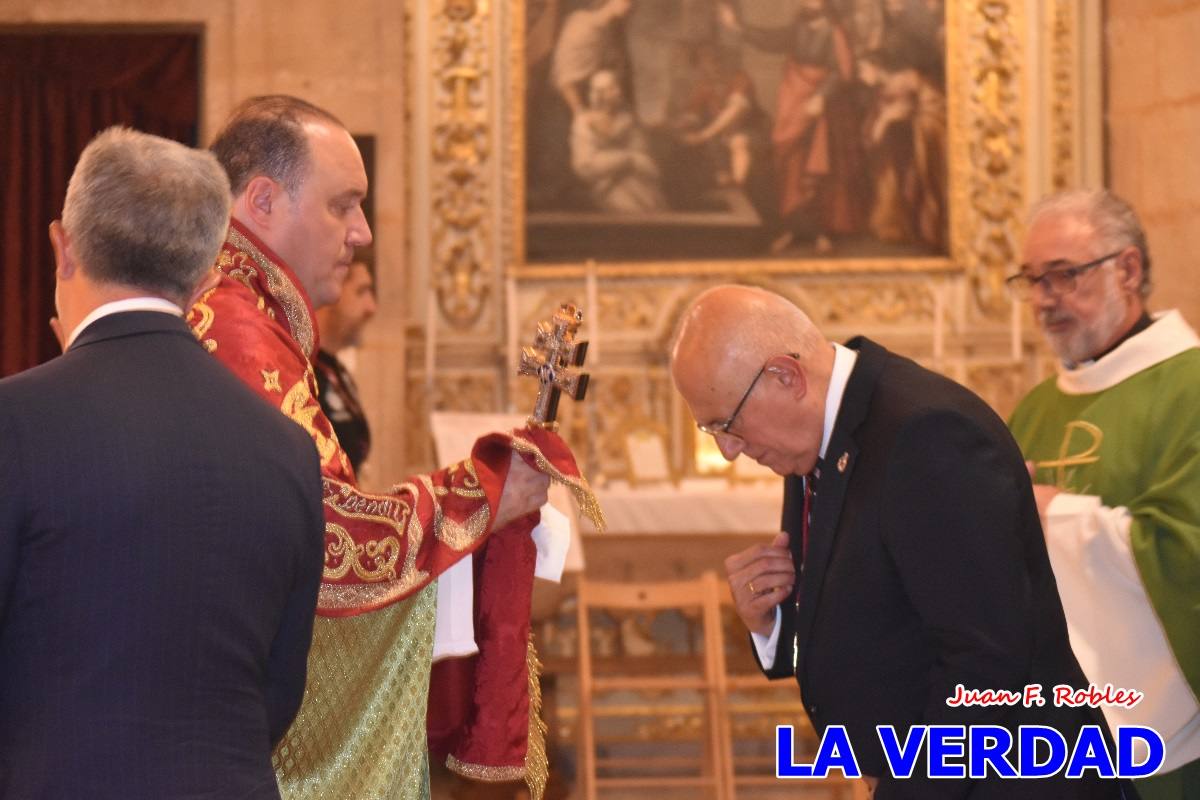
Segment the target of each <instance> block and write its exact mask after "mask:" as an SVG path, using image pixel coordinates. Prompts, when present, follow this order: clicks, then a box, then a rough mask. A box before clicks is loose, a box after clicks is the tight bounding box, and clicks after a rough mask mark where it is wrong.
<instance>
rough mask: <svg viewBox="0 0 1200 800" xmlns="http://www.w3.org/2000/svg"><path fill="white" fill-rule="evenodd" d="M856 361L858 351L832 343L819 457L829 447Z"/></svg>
mask: <svg viewBox="0 0 1200 800" xmlns="http://www.w3.org/2000/svg"><path fill="white" fill-rule="evenodd" d="M856 361H858V351H857V350H851V349H850V348H849V347H843V346H842V345H840V344H838V343H837V342H834V343H833V372H831V373H830V375H829V390H828V391H827V392H825V428H824V429H823V430H822V431H821V452H820V456H821V458H824V457H825V450H826V449H828V447H829V438H830V437H831V436H833V424H834V423H835V422H837V415H838V411H839V410H840V409H841V407H842V395H844V394H845V393H846V384H847V383H848V382H849V381H850V372H851V371H852V370H853V369H854V362H856Z"/></svg>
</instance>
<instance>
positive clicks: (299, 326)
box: [228, 227, 315, 359]
mask: <svg viewBox="0 0 1200 800" xmlns="http://www.w3.org/2000/svg"><path fill="white" fill-rule="evenodd" d="M228 241H229V243H230V244H232V245H233V246H234V247H236V248H238V249H239V250H241V251H243V252H245V253H246V254H247V255H249V256H250V258H252V259H253V260H254V263H255V264H257V265H258V268H259V269H260V270H262V275H263V278H265V279H266V281H267V291H269V292H270V293H271V296H272V297H274V298H275V299H276V300H277V301H278V302H279V305H280V306H282V308H283V313H284V315H285V316H287V321H288V327H289V328H290V329H291V334H292V338H293V339H295V340H296V343H297V344H298V345H300V349H301V350H302V351H303V352H304V355H305V357H306V358H310V359H311V358H312V357H313V346H314V342H315V336H314V334H313V323H312V320H311V319H310V318H309V316H308V308H307V307H306V306H305V304H304V299H303V298H302V297H301V296H300V292H299V291H298V290H297V289H296V286H295V285H294V284H293V283H292V282H291V281H290V280H288V278H287V276H286V275H284V273H283V270H281V269H280V268H279V265H277V264H276V263H275V262H273V261H271V259H269V258H267V256H266V254H264V253H263V252H262V251H261V250H259V249H258V248H257V247H255V245H254V243H253V242H251V241H250V240H249V239H248V238H246V237H245V236H243V235H242V234H241V233H240V232H239V231H237V230H235V229H234V228H232V227H231V228H230V229H229V237H228Z"/></svg>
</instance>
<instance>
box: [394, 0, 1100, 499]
mask: <svg viewBox="0 0 1200 800" xmlns="http://www.w3.org/2000/svg"><path fill="white" fill-rule="evenodd" d="M410 1H411V5H410V7H409V11H408V14H409V25H410V28H409V31H408V32H407V33H408V41H409V48H410V57H409V59H408V61H409V64H410V67H411V70H410V75H411V76H412V84H411V91H410V125H411V130H410V132H409V134H410V135H409V137H408V138H409V141H410V143H411V145H412V152H411V158H412V161H413V167H412V168H411V170H410V178H411V180H410V184H411V187H410V198H411V204H410V252H411V253H412V256H413V258H412V263H411V266H410V269H412V270H413V271H414V272H415V275H414V279H413V285H414V287H416V288H418V289H421V288H423V289H424V292H421V291H417V292H415V293H414V296H415V297H416V298H417V300H416V301H414V304H413V308H412V309H410V310H411V312H412V317H413V318H414V320H421V319H423V320H424V330H423V331H422V333H421V334H420V335H414V336H412V337H410V338H409V340H408V344H407V346H408V348H409V358H408V364H409V365H410V377H409V394H408V397H409V398H410V406H411V409H410V410H411V412H412V416H411V419H412V421H413V430H414V434H415V435H414V436H413V438H412V439H411V440H410V441H409V444H408V453H409V457H410V460H411V464H410V465H411V466H412V467H414V468H415V467H420V466H424V465H428V464H429V463H430V460H431V455H430V450H429V447H428V445H427V440H428V436H427V435H425V434H422V433H421V432H420V430H419V428H420V427H421V424H422V423H423V421H424V420H426V419H427V414H428V412H429V411H430V410H433V409H436V408H442V409H455V410H505V409H512V410H517V411H521V410H524V409H527V408H528V407H529V401H530V399H531V398H530V397H526V395H527V394H529V391H530V390H528V389H526V388H525V387H522V386H520V385H519V382H518V381H517V380H516V378H515V364H514V363H513V361H514V356H515V347H514V345H515V342H516V340H518V339H520V340H524V339H525V338H527V337H528V336H529V334H531V333H532V330H533V326H534V325H535V324H536V321H537V320H538V319H540V318H542V317H544V316H545V315H546V314H548V313H550V312H551V311H552V310H553V309H554V308H556V307H557V305H558V304H559V303H560V302H563V301H571V302H575V303H577V304H579V305H581V306H582V307H583V308H584V309H585V312H586V314H587V320H586V321H585V327H584V331H583V333H584V334H585V335H587V336H589V337H590V338H591V339H592V340H593V342H594V343H595V347H594V350H593V352H592V354H591V355H589V359H588V366H589V371H590V372H591V373H592V388H591V396H590V398H589V401H588V402H587V403H584V404H583V405H582V406H580V407H574V406H573V405H572V406H570V407H568V408H567V409H564V411H565V414H566V416H565V418H564V419H563V425H564V428H565V430H566V431H567V432H568V435H569V436H570V437H571V439H572V441H573V443H575V444H576V445H578V446H579V447H580V449H581V451H582V452H583V454H584V455H585V459H584V460H585V462H586V464H585V466H586V469H588V470H589V471H590V473H591V474H592V475H594V476H600V475H604V474H606V473H612V472H616V471H619V469H620V463H621V454H622V452H623V451H622V448H621V445H620V443H619V441H618V437H619V434H620V431H621V430H622V426H623V424H625V423H626V422H627V421H628V420H630V419H649V420H656V421H660V422H664V423H666V424H667V428H668V430H669V431H670V432H671V437H672V441H671V442H670V445H669V449H670V453H671V457H672V459H673V460H675V462H676V464H675V466H676V467H678V468H679V469H680V471H682V472H684V473H687V472H689V471H690V469H691V461H690V459H691V455H692V453H691V447H692V444H691V429H692V428H691V420H690V419H688V418H687V412H686V409H685V408H683V407H682V404H681V403H680V401H679V400H678V398H677V397H676V396H675V394H674V392H673V390H672V389H671V386H670V380H669V376H668V374H667V364H666V357H667V344H668V342H669V339H670V336H671V333H672V330H673V328H674V325H675V323H676V320H677V318H678V314H679V312H680V311H681V309H682V308H683V307H684V305H685V304H686V303H687V302H688V300H689V299H690V298H691V297H693V296H695V295H696V294H697V293H698V292H700V291H702V290H703V289H704V288H706V287H708V286H711V285H713V284H715V283H720V282H729V281H735V282H744V283H752V284H756V285H762V286H765V287H768V288H771V289H773V290H775V291H778V292H780V293H782V294H784V295H786V296H788V297H791V298H793V299H794V300H795V301H796V302H797V303H798V304H799V305H800V306H801V307H803V308H805V309H806V310H808V311H809V313H810V314H811V315H812V316H813V318H814V319H815V320H816V321H817V322H818V323H819V324H820V325H821V326H822V328H823V329H824V330H825V332H826V333H827V334H828V335H829V336H830V337H831V338H844V337H848V336H851V335H854V334H857V333H865V334H867V335H869V336H872V337H874V338H876V339H878V340H880V341H881V342H883V343H884V344H885V345H887V346H889V347H891V348H893V349H895V350H898V351H899V352H902V353H905V354H907V355H910V356H912V357H914V358H916V359H917V360H919V361H921V362H922V363H925V364H927V365H929V366H932V367H934V368H936V369H939V370H941V371H943V372H945V373H947V374H949V375H950V376H952V377H954V378H956V379H958V380H960V381H963V382H965V383H967V384H968V385H970V386H972V387H973V388H974V389H976V390H977V391H979V392H980V393H981V394H982V395H983V396H984V397H985V398H986V399H988V400H989V402H992V403H993V404H994V405H995V406H996V407H997V408H998V410H1000V411H1001V412H1002V413H1006V412H1007V411H1008V410H1010V409H1011V407H1012V405H1013V403H1014V402H1015V400H1016V398H1017V397H1018V396H1019V395H1020V394H1021V392H1022V391H1023V390H1024V389H1025V388H1026V387H1028V386H1029V385H1031V384H1032V382H1033V380H1034V379H1035V378H1037V377H1039V376H1040V375H1042V374H1044V373H1045V370H1046V363H1045V359H1044V358H1043V357H1042V356H1041V355H1040V352H1039V350H1038V346H1037V344H1036V336H1035V335H1034V332H1033V330H1032V329H1031V326H1030V325H1029V323H1028V320H1027V319H1025V317H1024V314H1023V313H1021V312H1020V310H1019V309H1018V310H1017V311H1016V312H1014V309H1013V307H1012V304H1011V302H1010V299H1009V297H1008V295H1007V294H1006V293H1005V291H1004V285H1003V279H1004V277H1005V276H1006V275H1008V274H1009V273H1010V272H1011V271H1013V269H1014V268H1015V266H1016V262H1017V260H1018V258H1019V255H1018V246H1019V240H1020V234H1021V217H1022V213H1023V210H1024V207H1025V206H1026V205H1027V203H1028V202H1029V201H1030V200H1031V199H1032V196H1033V195H1037V194H1040V193H1042V192H1043V191H1046V190H1049V189H1051V188H1055V187H1059V186H1065V185H1070V184H1074V183H1078V182H1080V181H1081V180H1083V179H1084V178H1088V177H1093V178H1094V177H1095V176H1083V175H1081V174H1080V168H1079V157H1078V154H1077V152H1076V150H1077V148H1078V146H1079V141H1080V131H1081V130H1082V129H1084V128H1085V127H1086V126H1088V125H1090V124H1091V123H1092V122H1094V121H1092V120H1087V119H1083V118H1082V115H1081V111H1080V108H1079V106H1078V102H1077V100H1076V98H1077V96H1078V93H1079V88H1078V87H1079V84H1080V81H1081V80H1082V79H1083V78H1081V76H1080V75H1078V74H1076V71H1077V69H1078V68H1077V65H1078V64H1079V63H1081V59H1080V58H1079V57H1078V52H1077V51H1078V48H1080V47H1081V46H1083V45H1082V44H1081V42H1080V32H1079V30H1080V25H1079V16H1080V7H1081V6H1080V4H1079V3H1078V2H1067V1H1066V0H1028V2H1024V1H1022V0H972V1H970V2H953V3H949V2H948V3H945V4H944V7H945V25H944V31H945V63H946V107H947V130H946V141H947V145H946V148H947V153H946V157H947V161H948V170H949V175H948V185H947V197H948V210H947V211H948V229H947V234H948V246H947V252H948V255H947V256H945V257H924V258H916V257H907V258H886V259H884V258H803V259H798V260H797V259H793V260H784V259H772V258H758V259H754V260H737V259H734V260H690V261H679V260H674V261H647V260H639V261H627V262H621V261H605V262H601V263H597V264H591V263H585V262H563V263H536V264H535V263H528V262H527V261H526V255H525V254H526V242H525V232H526V219H525V215H526V210H525V208H526V205H525V198H526V192H527V188H528V187H527V184H526V181H527V178H528V176H527V175H526V174H525V173H526V167H525V164H526V158H525V155H526V151H525V140H524V135H525V128H526V125H525V123H526V113H527V109H526V108H525V100H526V95H527V93H526V88H527V87H526V86H525V80H526V79H525V75H526V72H525V57H526V52H525V48H526V46H527V42H528V40H529V37H530V36H533V35H535V33H536V32H530V31H526V29H525V27H526V25H525V20H526V18H527V13H526V12H527V8H526V5H525V3H523V2H520V1H519V0H514V2H506V3H498V2H494V0H430V2H425V0H410ZM527 1H528V2H533V1H534V0H527ZM926 5H928V4H926ZM1034 71H1036V74H1031V73H1032V72H1034ZM1097 130H1098V129H1097ZM1097 135H1099V134H1098V133H1097ZM421 298H424V299H421ZM426 300H427V302H426ZM431 335H432V337H433V340H434V341H435V342H436V344H434V345H433V346H430V345H429V341H430V336H431Z"/></svg>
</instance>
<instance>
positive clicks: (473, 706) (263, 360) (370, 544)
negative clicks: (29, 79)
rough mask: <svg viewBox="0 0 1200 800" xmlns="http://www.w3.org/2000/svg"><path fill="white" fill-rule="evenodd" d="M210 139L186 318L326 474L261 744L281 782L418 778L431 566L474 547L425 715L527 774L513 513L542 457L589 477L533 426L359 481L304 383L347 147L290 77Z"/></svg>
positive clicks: (346, 138)
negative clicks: (307, 618) (470, 652)
mask: <svg viewBox="0 0 1200 800" xmlns="http://www.w3.org/2000/svg"><path fill="white" fill-rule="evenodd" d="M212 150H213V152H214V153H215V154H216V155H217V158H218V159H219V160H220V162H221V164H222V165H223V166H224V167H225V169H226V171H227V172H228V173H229V177H230V185H231V187H232V190H233V195H234V204H233V219H232V220H231V222H230V227H229V232H228V237H227V239H226V242H225V245H224V247H223V248H222V250H221V252H220V254H219V256H218V260H217V265H216V269H217V272H218V273H219V275H218V276H216V277H217V278H218V281H219V282H218V283H217V285H216V288H214V289H213V290H211V291H210V292H208V293H207V294H205V295H204V296H202V298H201V300H200V301H199V302H198V303H196V305H195V306H194V307H193V308H192V310H191V313H190V315H189V322H190V324H191V325H192V329H193V331H194V333H195V334H196V336H197V338H199V339H200V341H201V342H202V343H203V345H204V346H205V347H206V348H207V349H208V350H209V352H211V353H212V354H213V355H214V356H216V357H217V358H219V359H220V360H221V361H222V362H223V363H224V364H225V365H226V366H228V367H229V368H230V369H231V370H233V371H234V372H235V373H236V374H237V375H238V376H239V377H241V378H242V380H243V381H245V382H246V384H247V385H249V386H250V387H252V388H253V389H254V390H255V391H256V392H257V393H258V394H259V395H260V396H261V397H263V398H264V399H265V400H266V401H267V402H269V403H271V404H272V405H274V406H276V407H278V408H279V409H280V411H282V412H283V413H284V414H286V415H287V416H289V417H290V418H291V419H293V420H295V421H296V422H297V423H298V424H299V425H301V426H302V427H303V428H304V429H305V430H306V431H307V432H308V433H309V435H310V436H311V437H312V440H313V442H314V444H315V446H316V448H317V451H318V453H319V455H320V459H321V468H322V475H323V479H324V509H325V520H326V526H325V570H324V577H323V580H322V584H321V589H320V595H319V599H318V604H317V612H316V613H317V621H316V627H315V629H314V632H313V648H312V651H311V653H310V656H309V662H308V684H307V689H306V692H305V698H304V703H303V705H302V706H301V710H300V713H299V715H298V716H297V719H296V722H295V723H294V724H293V726H292V728H291V729H290V730H289V732H288V734H287V736H286V737H285V738H284V740H283V741H282V742H281V743H280V745H279V747H278V748H277V749H276V752H275V758H274V763H275V768H276V776H277V778H278V780H279V785H280V789H281V793H282V795H283V796H284V797H285V798H306V799H307V798H334V797H336V798H352V797H353V798H358V797H363V798H366V797H370V798H420V797H426V796H428V792H429V789H428V764H427V756H426V709H427V703H429V702H430V700H429V697H430V694H429V681H430V669H431V653H432V645H433V627H434V619H435V598H436V579H437V576H438V575H439V574H441V573H442V572H443V571H445V570H446V569H447V568H448V567H449V566H451V565H452V564H453V563H455V562H456V561H458V560H459V559H461V558H462V557H463V556H465V555H466V554H468V553H472V552H475V553H476V555H477V556H478V557H477V559H476V568H475V571H476V576H477V582H478V584H479V585H478V587H477V596H476V601H475V602H476V611H475V619H476V626H477V630H476V638H477V640H479V642H480V648H481V653H480V655H479V657H478V659H477V660H476V661H475V662H473V663H472V664H471V665H470V666H469V668H467V669H455V670H450V671H440V672H439V674H444V676H445V677H446V678H448V679H450V680H454V681H457V683H456V684H455V685H454V686H452V687H449V688H447V687H439V691H438V692H436V693H435V694H434V697H435V698H438V699H437V700H435V701H434V702H436V703H438V704H441V703H442V699H443V698H455V699H456V700H458V701H459V702H456V703H454V704H453V705H454V708H446V709H445V710H444V713H442V711H443V709H441V708H439V707H433V706H430V707H429V709H428V711H429V722H430V726H431V730H432V729H435V728H436V729H437V734H438V735H437V742H438V744H439V749H440V750H443V751H448V754H449V758H448V762H447V763H448V764H449V765H450V766H451V767H452V768H453V769H456V771H458V772H460V773H462V774H465V775H468V776H472V777H477V778H483V779H488V780H513V779H518V778H522V777H524V778H525V779H526V780H527V781H528V782H529V783H530V786H531V789H532V790H533V793H534V794H535V795H537V794H540V788H541V786H542V785H544V776H545V768H546V767H545V756H544V751H543V750H541V748H540V746H539V743H540V733H541V730H540V721H539V720H538V719H537V715H536V713H534V712H535V711H536V709H531V707H530V695H531V694H534V695H536V690H534V691H533V692H530V687H534V686H536V683H535V682H534V681H535V680H536V659H535V658H534V657H533V656H532V651H528V652H527V647H528V642H527V639H528V611H529V602H528V601H529V592H530V591H531V587H532V571H533V560H534V558H535V554H534V545H533V544H532V542H531V541H529V536H528V531H529V530H530V528H531V527H532V524H533V522H534V521H535V520H536V518H537V515H536V510H537V509H538V508H539V507H540V506H541V504H542V503H544V502H545V498H546V489H547V486H548V478H547V476H549V477H550V478H553V479H555V480H559V481H562V482H564V483H566V484H567V485H568V486H570V487H571V488H572V489H574V490H575V491H576V492H577V493H579V494H581V495H584V496H586V495H587V487H586V483H585V482H584V481H583V479H582V477H581V476H580V475H579V472H578V469H577V468H576V466H575V464H574V461H573V459H572V458H571V455H570V451H569V450H568V449H567V447H566V446H565V444H564V443H563V442H562V440H561V439H558V437H557V436H555V435H554V434H551V433H548V432H545V431H518V432H516V433H515V434H511V435H510V434H493V435H491V436H488V437H484V438H483V439H480V440H479V442H477V443H476V446H475V449H474V451H473V453H472V456H471V457H470V458H468V459H466V460H464V461H461V462H459V463H457V464H454V465H452V466H450V467H447V468H445V469H441V470H438V471H437V472H434V473H432V474H429V475H417V476H413V477H409V478H405V479H404V480H403V481H402V482H400V483H398V484H396V485H395V486H394V487H393V488H392V489H391V490H390V491H389V492H387V493H384V494H368V493H366V492H363V491H360V490H359V489H358V488H357V486H356V483H355V477H354V472H353V469H352V468H351V466H350V463H349V460H348V459H347V457H346V454H345V452H344V451H343V450H342V448H341V447H340V446H339V444H338V442H337V438H336V436H335V435H334V433H333V429H332V426H331V425H330V423H329V420H328V419H327V418H326V417H325V415H324V413H322V411H321V409H320V406H319V405H318V403H317V401H316V399H315V397H316V379H315V375H314V372H313V367H312V358H313V356H314V355H315V354H316V352H317V344H318V336H319V332H318V330H317V329H316V325H315V323H314V319H315V318H314V314H313V308H314V307H315V306H322V305H326V304H329V303H333V302H335V301H336V300H337V297H338V294H339V292H340V291H341V285H342V281H343V279H344V278H345V274H346V271H347V269H348V268H349V266H350V263H351V260H352V258H353V255H354V248H355V247H358V246H363V245H366V244H369V243H370V241H371V232H370V230H369V228H368V226H367V221H366V218H365V217H364V215H363V212H362V207H361V202H362V200H363V198H364V197H365V196H366V193H367V176H366V172H365V170H364V168H363V163H362V157H361V156H360V154H359V152H358V148H357V146H356V145H355V144H354V140H353V139H352V138H351V136H350V134H349V133H348V132H347V131H346V129H345V127H344V126H343V125H342V124H341V123H340V122H339V121H338V120H337V119H336V118H335V117H333V116H332V115H330V114H329V113H328V112H326V111H323V110H322V109H319V108H317V107H315V106H312V105H310V104H308V103H306V102H304V101H302V100H299V99H296V98H292V97H286V96H271V97H259V98H253V99H251V100H249V101H247V102H245V103H243V104H242V105H241V106H240V107H239V108H238V109H237V110H235V111H234V113H233V115H232V116H231V117H230V119H229V120H228V121H227V122H226V125H225V127H224V129H223V130H222V131H221V132H220V133H219V134H218V135H217V138H216V140H215V141H214V142H213V144H212ZM213 402H220V398H213ZM246 480H247V481H254V480H255V476H254V475H247V476H246ZM231 557H236V554H231ZM489 570H490V571H491V572H492V573H493V574H494V573H497V572H499V573H501V574H500V575H499V576H498V577H499V578H500V579H501V586H502V589H499V588H493V589H491V590H489V581H488V578H489ZM522 604H523V605H522ZM497 609H501V610H502V613H499V614H497ZM498 619H502V620H504V622H503V624H497V623H496V620H498ZM513 619H518V620H522V621H523V624H517V625H515V626H514V625H512V624H511V620H513ZM481 626H482V627H481ZM497 678H500V680H497ZM514 678H518V680H514ZM505 693H507V694H508V696H497V695H505ZM446 718H449V719H452V720H453V722H454V726H453V727H454V728H455V729H454V730H449V731H447V730H446ZM439 755H442V753H441V752H439Z"/></svg>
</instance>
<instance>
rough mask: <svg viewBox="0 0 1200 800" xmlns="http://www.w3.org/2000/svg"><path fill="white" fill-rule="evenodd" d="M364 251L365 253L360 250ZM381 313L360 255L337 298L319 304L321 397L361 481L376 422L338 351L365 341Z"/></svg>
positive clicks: (319, 376) (340, 442)
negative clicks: (365, 408)
mask: <svg viewBox="0 0 1200 800" xmlns="http://www.w3.org/2000/svg"><path fill="white" fill-rule="evenodd" d="M360 255H361V254H360ZM374 316H375V280H374V278H372V276H371V268H370V267H369V266H368V265H367V262H366V261H365V260H360V261H355V262H354V263H353V264H351V265H350V271H349V272H347V273H346V282H345V283H343V284H342V294H341V297H339V298H338V300H337V302H336V303H333V304H332V305H328V306H325V307H324V308H319V309H317V325H318V330H320V332H321V347H320V349H319V350H318V351H317V358H316V360H315V361H314V362H313V367H315V368H316V371H317V400H318V401H319V402H320V404H321V410H322V411H324V412H325V416H327V417H329V422H330V424H332V425H333V430H334V433H336V434H337V439H338V443H339V444H341V446H342V449H343V450H345V451H346V456H347V457H348V458H349V459H350V466H351V467H353V468H354V474H355V476H356V477H357V478H358V479H359V480H360V481H361V479H362V465H363V462H364V461H366V460H367V456H368V455H370V452H371V426H370V425H369V424H368V423H367V415H366V412H364V411H363V407H362V403H361V402H359V399H358V386H357V385H356V384H355V383H354V377H353V376H352V375H351V374H350V370H349V369H347V368H346V365H345V364H343V363H342V362H341V360H340V359H338V357H337V354H338V353H339V352H341V351H342V350H345V349H346V348H348V347H358V346H359V345H360V344H361V343H362V331H363V328H364V327H365V326H366V324H367V323H368V322H370V321H371V318H372V317H374Z"/></svg>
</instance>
